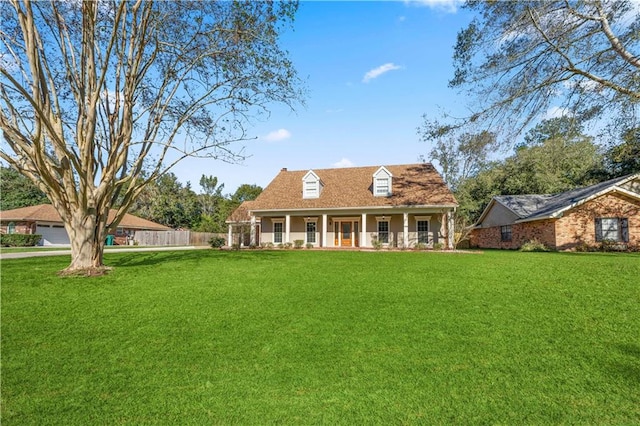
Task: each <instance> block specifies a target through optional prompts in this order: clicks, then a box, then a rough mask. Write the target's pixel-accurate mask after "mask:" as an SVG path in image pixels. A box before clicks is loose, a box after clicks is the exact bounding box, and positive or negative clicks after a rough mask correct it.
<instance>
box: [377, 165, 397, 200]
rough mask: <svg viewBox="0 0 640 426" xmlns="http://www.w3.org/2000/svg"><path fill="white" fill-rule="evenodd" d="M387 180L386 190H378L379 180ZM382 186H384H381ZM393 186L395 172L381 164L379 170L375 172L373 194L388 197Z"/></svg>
mask: <svg viewBox="0 0 640 426" xmlns="http://www.w3.org/2000/svg"><path fill="white" fill-rule="evenodd" d="M382 180H386V185H385V186H386V188H387V191H386V192H384V193H383V192H378V187H379V185H378V181H382ZM380 188H382V186H380ZM392 188H393V174H391V172H390V171H389V170H387V168H386V167H385V166H380V168H378V170H376V172H375V173H374V174H373V196H374V197H388V196H390V195H391V194H392Z"/></svg>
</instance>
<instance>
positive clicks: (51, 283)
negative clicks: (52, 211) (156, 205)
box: [1, 250, 640, 426]
mask: <svg viewBox="0 0 640 426" xmlns="http://www.w3.org/2000/svg"><path fill="white" fill-rule="evenodd" d="M67 263H68V256H67V257H64V256H63V257H52V258H37V259H20V260H7V261H3V262H2V271H1V272H2V306H1V308H2V311H1V314H2V317H1V320H2V424H3V426H4V425H14V424H19V425H28V424H38V425H41V424H64V425H76V424H77V425H89V424H91V425H94V424H109V425H111V424H135V425H139V424H256V425H257V424H259V425H264V424H275V423H278V424H332V425H333V424H345V425H352V424H418V423H421V424H443V423H445V424H446V423H449V424H549V423H553V424H558V423H564V424H639V423H640V278H639V277H640V255H638V254H605V253H584V254H562V253H519V252H485V253H483V254H451V253H418V252H382V251H381V252H334V251H326V252H322V251H306V250H301V251H295V250H291V251H246V252H227V251H225V252H223V251H218V250H199V251H187V252H153V253H109V254H107V256H106V263H107V264H109V265H111V266H114V267H115V269H114V271H113V272H112V273H111V274H109V275H108V276H106V277H101V278H93V279H81V278H59V277H57V276H56V271H58V270H60V269H62V268H64V267H65V266H66V265H67Z"/></svg>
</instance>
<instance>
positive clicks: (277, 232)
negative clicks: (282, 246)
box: [273, 222, 283, 244]
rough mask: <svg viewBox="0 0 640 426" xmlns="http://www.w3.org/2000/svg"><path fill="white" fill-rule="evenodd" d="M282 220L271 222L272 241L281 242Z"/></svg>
mask: <svg viewBox="0 0 640 426" xmlns="http://www.w3.org/2000/svg"><path fill="white" fill-rule="evenodd" d="M282 225H283V224H282V222H274V223H273V242H274V243H275V244H278V243H282Z"/></svg>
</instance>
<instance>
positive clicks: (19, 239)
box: [0, 234, 42, 247]
mask: <svg viewBox="0 0 640 426" xmlns="http://www.w3.org/2000/svg"><path fill="white" fill-rule="evenodd" d="M41 239H42V235H38V234H0V245H1V246H2V247H33V246H35V245H36V244H38V242H39V241H40V240H41Z"/></svg>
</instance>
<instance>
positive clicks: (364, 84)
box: [172, 0, 472, 193]
mask: <svg viewBox="0 0 640 426" xmlns="http://www.w3.org/2000/svg"><path fill="white" fill-rule="evenodd" d="M471 18H472V17H471V15H470V14H468V13H467V12H466V11H464V10H461V9H460V8H459V7H457V3H456V2H455V1H453V0H452V1H446V0H444V1H437V0H430V1H422V2H417V1H416V2H405V1H384V2H383V1H368V2H363V1H362V2H361V1H358V2H342V1H313V2H311V1H303V2H301V4H300V8H299V11H298V14H297V15H296V20H295V22H294V27H293V29H292V30H290V31H288V32H287V33H286V34H285V36H284V37H283V39H282V46H283V47H284V48H285V49H287V50H288V51H289V52H290V55H291V59H292V60H293V62H294V65H295V67H296V69H297V70H298V72H299V74H300V76H301V77H303V78H305V79H306V87H307V89H308V97H307V99H306V106H305V107H302V106H300V107H298V108H297V109H296V112H293V113H292V112H290V111H289V110H287V109H284V108H283V107H281V106H277V105H274V106H273V107H272V108H271V110H272V114H271V116H270V117H269V118H268V119H265V120H263V121H261V122H257V123H255V124H254V126H252V127H251V128H250V129H249V131H250V132H251V133H252V135H253V136H255V137H256V139H255V140H252V141H249V142H247V143H245V147H246V148H245V152H246V154H247V155H249V157H248V158H247V159H246V160H245V161H244V162H243V163H242V164H226V163H223V162H220V161H214V160H211V159H187V160H185V161H183V162H182V163H180V164H178V165H177V166H176V167H175V168H174V169H172V171H173V172H174V173H175V174H176V176H178V179H179V180H180V181H181V182H183V183H186V182H187V181H190V182H191V186H192V188H193V189H194V190H195V191H196V192H199V191H200V188H199V184H198V182H199V180H200V177H201V176H202V175H203V174H205V175H208V176H209V175H212V176H217V177H218V181H219V182H222V183H224V184H225V189H224V192H225V193H232V192H234V191H235V190H236V188H237V187H238V186H239V185H241V184H244V183H247V184H257V185H260V186H262V187H265V186H266V185H267V184H268V183H269V182H270V181H271V180H272V179H273V177H274V176H275V175H276V174H277V173H278V172H279V171H280V169H281V168H283V167H287V168H288V169H289V170H308V169H322V168H331V167H341V166H372V165H383V164H405V163H415V162H418V157H419V156H420V155H421V154H423V155H426V154H427V152H428V150H429V147H428V145H426V144H425V143H423V142H420V139H419V136H418V134H417V128H418V127H419V126H420V125H421V124H422V115H423V114H425V113H426V114H428V115H430V116H433V117H435V116H436V115H438V113H439V110H440V109H444V110H446V111H448V112H453V113H455V112H456V111H457V112H458V113H459V114H460V115H462V114H463V113H464V112H465V110H464V99H462V98H460V97H457V96H456V93H455V91H454V90H452V89H449V88H448V87H447V83H448V81H449V79H450V78H451V77H452V75H453V69H452V59H451V58H452V54H453V46H454V44H455V41H456V35H457V33H458V31H459V30H460V29H462V28H463V27H465V26H466V24H467V23H468V22H469V21H470V20H471Z"/></svg>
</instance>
